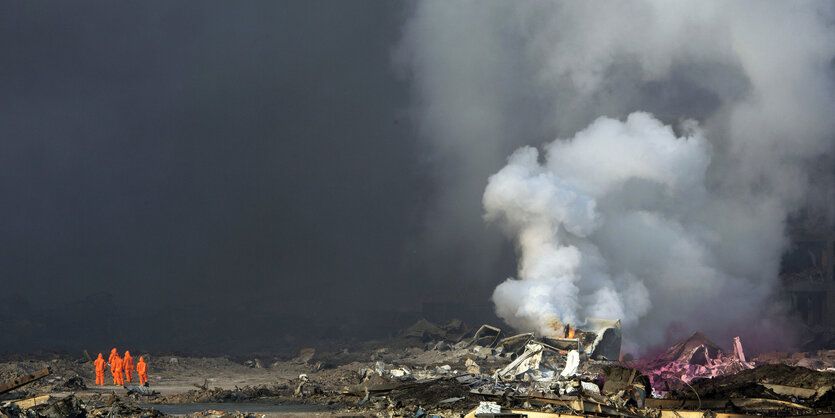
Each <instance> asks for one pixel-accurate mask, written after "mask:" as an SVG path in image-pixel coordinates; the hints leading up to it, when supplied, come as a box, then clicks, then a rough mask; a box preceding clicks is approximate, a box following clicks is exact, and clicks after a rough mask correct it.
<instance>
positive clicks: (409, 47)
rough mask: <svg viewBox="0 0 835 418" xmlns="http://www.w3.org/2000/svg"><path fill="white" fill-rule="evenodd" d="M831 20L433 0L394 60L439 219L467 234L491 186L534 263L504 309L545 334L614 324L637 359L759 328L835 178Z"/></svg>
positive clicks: (498, 208) (747, 8)
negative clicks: (822, 189)
mask: <svg viewBox="0 0 835 418" xmlns="http://www.w3.org/2000/svg"><path fill="white" fill-rule="evenodd" d="M834 9H835V6H833V3H830V2H811V1H810V2H776V1H774V2H772V1H750V2H746V1H737V2H719V1H700V2H687V3H684V2H666V1H660V0H647V1H627V2H594V1H589V2H579V1H564V2H538V1H530V2H503V1H497V2H489V1H477V2H476V1H457V2H447V1H432V0H428V1H421V2H418V3H417V4H416V7H415V10H414V13H413V15H412V16H411V18H410V20H409V21H408V23H407V25H406V28H405V31H404V37H403V40H402V42H401V45H400V47H399V49H398V53H397V54H396V60H397V62H398V63H399V65H400V66H401V68H403V69H404V70H405V71H406V72H407V74H408V75H409V76H410V77H411V78H412V80H413V82H414V86H415V92H416V99H417V106H418V107H417V112H418V115H419V121H420V124H421V127H422V129H423V131H424V134H425V135H426V137H427V138H429V139H430V144H431V145H432V149H433V150H435V151H436V152H437V153H438V154H440V155H443V156H445V157H444V158H445V161H447V162H448V163H447V164H448V166H447V171H446V172H445V173H444V174H442V178H441V179H440V181H441V182H442V184H443V185H444V186H445V189H444V192H443V194H442V195H441V200H440V202H439V205H438V206H439V209H438V213H437V214H434V216H435V218H434V219H435V222H434V223H435V224H436V225H438V229H439V230H444V231H450V236H452V238H450V239H456V238H455V237H467V238H472V233H477V232H473V231H477V229H476V228H475V227H473V226H472V222H473V221H472V220H473V219H475V218H477V217H479V215H480V211H481V207H480V203H481V202H479V200H481V199H479V197H481V196H480V195H481V193H482V191H484V194H483V205H484V206H483V208H484V210H486V217H487V219H488V220H490V221H494V222H495V223H499V224H501V225H503V226H504V229H505V230H506V231H507V232H509V233H510V234H511V236H512V237H513V238H514V240H515V242H516V243H517V244H518V247H519V255H520V260H519V268H518V273H517V276H518V277H517V278H515V279H510V280H508V281H505V282H504V283H502V284H501V285H499V287H498V288H497V289H496V291H495V293H494V297H493V300H494V302H495V304H496V311H497V313H498V314H499V315H500V316H501V317H502V318H504V319H505V320H506V321H507V322H508V323H509V324H510V325H512V326H514V327H516V328H519V329H525V330H537V331H540V332H542V331H543V329H544V327H546V324H545V322H544V321H545V320H546V318H545V317H546V316H547V315H553V316H557V317H558V318H559V319H560V320H562V321H566V322H572V323H582V322H583V320H584V319H585V318H586V317H590V316H599V317H619V318H621V319H622V320H623V321H624V324H625V326H626V327H627V330H628V332H627V336H630V338H631V339H632V341H633V343H634V344H635V346H636V347H638V346H642V347H646V346H649V345H652V344H655V343H658V342H660V341H661V340H663V338H664V332H665V331H666V330H667V328H668V327H669V326H670V324H673V323H679V324H684V325H685V326H686V327H688V328H689V329H690V330H695V329H700V330H702V331H705V332H713V333H714V335H719V336H720V338H723V337H724V336H725V335H726V333H730V332H735V331H738V330H739V328H740V327H739V324H748V325H749V327H756V326H757V324H759V323H760V322H758V319H759V318H762V306H763V304H764V302H765V301H766V300H767V299H768V298H769V296H770V295H773V293H774V289H775V288H776V286H777V284H778V280H777V274H778V271H779V261H780V256H781V253H782V251H784V250H785V248H786V246H787V243H788V241H787V239H786V231H785V223H786V219H787V216H789V215H790V214H791V213H793V212H794V211H796V210H798V209H799V208H801V207H803V206H804V205H805V204H807V203H808V201H809V200H810V199H809V197H810V196H812V195H813V193H810V192H811V190H810V184H811V182H810V176H812V175H818V174H816V173H812V172H811V171H810V168H811V167H813V164H816V163H817V164H820V163H821V162H824V167H825V173H826V175H830V174H831V172H832V167H831V164H829V165H827V164H828V163H827V162H828V161H830V160H829V159H828V157H829V156H831V153H832V150H833V139H835V118H833V117H832V116H831V113H832V111H833V109H835V88H833V85H835V83H833V79H835V77H833V74H835V70H834V68H835V65H833V62H834V61H833V56H835V28H833V22H835V10H834ZM642 111H643V112H649V113H641V112H642ZM653 115H655V116H653ZM601 116H606V117H601ZM659 120H663V121H665V122H666V123H667V124H670V123H672V124H673V125H675V126H674V127H673V128H675V129H673V128H671V127H669V126H665V123H661V122H659ZM575 133H576V134H575ZM555 137H558V138H563V139H557V140H555V141H553V142H549V143H548V144H547V145H545V146H544V147H543V151H544V155H543V156H542V157H540V156H539V153H538V152H537V149H536V148H530V147H523V148H520V149H518V150H517V151H516V152H515V153H513V154H512V156H511V157H510V159H509V160H508V161H507V165H506V166H505V167H504V168H501V167H502V165H503V164H504V163H503V162H502V161H503V159H504V158H505V156H506V155H507V154H508V153H510V152H511V151H512V150H513V149H515V148H518V147H520V146H524V145H534V146H536V145H538V144H542V142H543V141H551V140H552V139H553V138H555ZM493 173H495V174H494V175H493V176H492V177H490V175H491V174H493ZM488 177H489V178H490V183H489V185H487V184H486V181H487V178H488ZM485 187H486V188H485ZM826 193H831V190H826ZM462 225H463V226H462ZM456 228H459V229H460V228H469V232H472V233H465V232H467V231H460V230H458V229H456ZM482 255H485V256H491V254H482ZM491 279H495V278H491ZM730 328H733V330H729V329H730Z"/></svg>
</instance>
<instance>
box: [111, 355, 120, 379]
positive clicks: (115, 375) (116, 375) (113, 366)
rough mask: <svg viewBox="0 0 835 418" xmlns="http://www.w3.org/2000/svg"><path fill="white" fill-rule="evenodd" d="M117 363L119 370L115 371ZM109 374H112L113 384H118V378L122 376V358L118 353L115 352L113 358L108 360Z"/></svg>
mask: <svg viewBox="0 0 835 418" xmlns="http://www.w3.org/2000/svg"><path fill="white" fill-rule="evenodd" d="M117 364H118V365H119V372H118V373H117V372H116V365H117ZM110 374H111V375H113V384H114V385H118V384H119V378H120V377H121V376H122V358H121V357H119V353H116V355H115V356H113V360H110Z"/></svg>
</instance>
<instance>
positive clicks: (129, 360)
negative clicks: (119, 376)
mask: <svg viewBox="0 0 835 418" xmlns="http://www.w3.org/2000/svg"><path fill="white" fill-rule="evenodd" d="M122 368H123V369H124V370H125V381H127V382H128V383H130V382H131V381H132V380H133V357H131V356H130V351H128V350H125V358H124V360H123V361H122Z"/></svg>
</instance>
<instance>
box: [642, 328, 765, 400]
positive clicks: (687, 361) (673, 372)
mask: <svg viewBox="0 0 835 418" xmlns="http://www.w3.org/2000/svg"><path fill="white" fill-rule="evenodd" d="M632 365H633V366H635V367H637V368H638V369H640V370H642V371H643V372H644V373H646V374H647V375H648V376H649V378H650V381H651V382H652V387H653V388H655V389H656V390H658V391H662V392H667V391H669V390H670V389H669V388H670V387H671V386H670V384H671V383H674V386H676V387H677V386H679V382H678V381H679V380H681V381H683V382H685V383H690V382H691V381H693V380H694V379H699V378H711V377H716V376H725V375H729V374H734V373H738V372H740V371H742V370H748V369H753V368H754V366H753V365H751V364H750V363H748V362H746V361H745V354H744V352H743V351H742V343H741V341H740V340H739V337H736V338H734V351H733V352H732V353H730V354H727V353H725V352H723V351H722V349H721V348H719V346H718V345H716V344H715V343H714V342H713V341H711V340H710V339H709V338H707V337H706V336H705V335H704V334H702V333H701V332H697V333H695V334H693V335H691V336H690V337H689V338H687V339H685V340H683V341H680V342H679V343H677V344H675V345H673V346H672V347H670V348H669V349H668V350H667V351H666V352H665V353H664V354H662V355H660V356H658V357H656V358H654V359H652V360H649V361H637V362H634V363H633V364H632Z"/></svg>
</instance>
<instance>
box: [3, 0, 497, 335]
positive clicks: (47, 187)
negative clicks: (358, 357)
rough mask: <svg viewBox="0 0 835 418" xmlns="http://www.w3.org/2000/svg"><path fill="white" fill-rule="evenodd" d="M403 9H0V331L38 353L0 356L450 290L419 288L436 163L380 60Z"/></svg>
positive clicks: (156, 5) (380, 5)
mask: <svg viewBox="0 0 835 418" xmlns="http://www.w3.org/2000/svg"><path fill="white" fill-rule="evenodd" d="M410 9H411V4H410V3H394V2H386V1H373V2H371V1H364V2H362V1H361V2H339V1H330V2H316V1H313V2H311V1H284V2H273V1H263V2H248V3H246V4H245V5H241V4H234V5H233V4H232V3H223V2H218V3H214V4H212V3H208V4H207V3H200V4H196V3H180V2H173V3H172V2H165V1H159V2H133V3H131V2H128V3H119V4H115V3H112V2H86V3H83V4H79V3H73V4H69V3H48V2H10V3H4V4H2V5H0V39H3V42H2V43H0V91H2V92H3V93H2V95H0V196H2V198H0V280H2V292H0V293H2V295H3V301H4V304H8V305H6V306H7V307H4V308H0V313H2V316H0V319H2V321H3V324H5V326H4V327H5V328H6V329H7V330H8V329H13V330H16V331H13V332H18V331H19V334H22V335H21V340H29V341H32V339H33V338H34V339H35V340H36V341H37V344H34V343H33V344H29V343H22V342H20V341H21V340H18V339H12V338H4V339H3V344H0V350H2V349H17V348H19V347H21V346H23V347H26V348H29V347H34V348H64V347H67V346H69V347H74V346H76V345H78V341H77V340H82V343H83V342H84V341H90V340H95V341H99V340H101V341H102V343H106V342H107V341H111V340H115V339H121V340H123V341H125V342H126V343H132V342H133V341H135V340H141V341H142V343H145V344H146V345H149V346H155V347H156V345H154V344H149V343H148V341H151V340H153V341H157V340H159V341H161V344H159V346H164V345H165V343H166V342H167V340H166V338H169V335H168V334H165V333H169V334H171V333H176V332H178V331H177V330H176V328H177V327H178V326H174V325H171V315H174V316H188V317H189V318H191V317H196V318H197V319H195V320H194V321H191V320H189V321H191V322H189V321H186V322H184V324H183V325H182V326H184V327H192V326H198V327H205V328H206V330H208V331H207V333H208V332H216V331H217V330H216V329H215V328H218V329H221V330H222V329H223V327H224V326H226V325H223V326H220V325H218V321H223V320H224V319H223V318H226V316H227V313H229V312H234V313H235V314H234V315H231V316H235V317H236V318H237V320H235V321H233V323H234V324H237V325H235V326H236V327H242V328H244V329H247V327H246V326H241V324H245V323H247V322H249V321H251V320H252V318H255V317H258V318H262V317H263V318H267V319H265V320H268V319H269V318H270V315H271V313H272V312H307V313H308V314H311V315H323V316H324V317H328V315H344V314H346V312H348V313H350V312H351V311H353V310H361V309H368V308H370V307H375V306H382V307H384V308H393V309H403V310H409V309H412V310H413V309H417V308H419V299H420V297H421V295H425V294H429V293H431V292H429V291H428V290H427V284H429V285H431V286H437V284H438V283H444V282H447V283H448V282H449V280H443V279H442V278H437V277H435V278H431V279H430V278H428V276H427V275H426V268H425V267H424V265H425V263H424V260H425V257H424V256H423V253H424V250H422V248H423V247H424V246H423V245H422V244H421V243H420V242H421V238H420V235H421V230H422V229H423V225H424V222H425V212H426V209H427V207H428V202H429V201H431V196H432V195H433V186H432V184H433V183H432V175H431V173H432V171H433V163H432V158H431V156H430V155H429V154H428V153H426V152H424V151H422V150H421V149H420V148H419V146H418V145H419V144H418V143H417V140H416V138H417V136H416V130H415V129H414V123H412V122H411V119H410V117H409V103H410V93H409V85H408V81H407V80H406V79H405V78H403V77H400V76H398V74H397V72H396V71H395V68H394V66H393V64H392V58H391V57H392V53H393V49H394V47H395V45H396V43H397V41H398V39H399V38H400V34H401V31H402V26H403V22H404V21H405V19H406V18H407V17H408V13H409V10H410ZM496 280H498V278H497V279H496ZM431 286H430V287H431ZM485 289H486V290H485V291H486V292H489V286H487V287H485ZM487 294H489V293H485V295H487ZM415 297H417V299H418V300H416V299H415ZM400 298H402V299H405V301H397V300H396V299H400ZM482 298H483V299H485V301H486V296H483V297H482ZM111 301H112V302H111ZM111 303H112V304H115V305H116V306H115V307H113V306H112V305H111ZM12 306H15V307H16V308H12ZM21 309H22V310H21ZM178 309H179V310H180V311H177V310H178ZM172 310H173V311H174V312H177V313H174V314H171V312H172ZM265 312H266V313H265ZM96 316H101V317H100V318H95V317H96ZM276 316H278V315H276ZM138 318H141V319H138ZM25 321H34V322H35V323H37V324H38V327H39V328H38V331H37V332H36V331H31V330H30V328H27V327H26V326H23V325H21V323H24V322H25ZM140 322H141V324H138V323H140ZM129 323H133V324H137V325H136V329H138V330H145V331H143V332H142V333H141V337H142V338H141V339H140V338H139V337H138V336H131V335H120V336H119V337H118V338H116V337H113V336H112V335H108V334H113V333H114V332H115V331H113V330H112V329H119V328H120V327H122V326H123V325H124V324H129ZM75 324H77V325H78V328H75V327H76V325H75ZM95 324H99V325H106V326H107V327H110V328H112V329H111V330H110V331H104V332H101V333H95V332H92V331H89V330H86V331H80V330H84V329H86V328H88V327H91V326H94V325H95ZM120 324H122V325H120ZM270 327H271V328H270V329H271V330H272V331H271V332H274V333H276V334H279V335H281V334H283V333H284V332H285V330H283V329H282V327H281V324H280V323H279V322H276V323H275V324H273V325H270ZM68 328H69V329H70V330H71V331H68ZM76 331H80V332H82V334H83V336H84V338H87V340H84V338H82V337H77V338H76V336H77V335H78V334H77V333H76ZM53 332H57V333H58V334H57V335H59V336H61V338H55V337H52V338H49V337H44V334H49V333H53ZM137 332H138V331H137ZM252 332H253V333H257V332H261V330H256V329H255V328H253V331H252ZM240 333H243V334H246V332H245V331H239V334H240ZM162 334H164V335H162ZM13 340H15V341H14V342H13ZM188 343H192V342H188ZM193 343H195V344H198V345H199V344H205V343H206V341H194V342H193ZM172 345H173V344H172ZM185 345H187V344H185ZM192 346H193V345H192ZM198 348H199V346H198Z"/></svg>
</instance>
